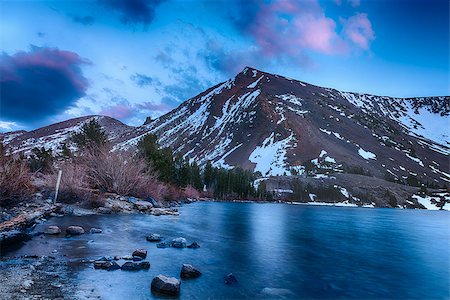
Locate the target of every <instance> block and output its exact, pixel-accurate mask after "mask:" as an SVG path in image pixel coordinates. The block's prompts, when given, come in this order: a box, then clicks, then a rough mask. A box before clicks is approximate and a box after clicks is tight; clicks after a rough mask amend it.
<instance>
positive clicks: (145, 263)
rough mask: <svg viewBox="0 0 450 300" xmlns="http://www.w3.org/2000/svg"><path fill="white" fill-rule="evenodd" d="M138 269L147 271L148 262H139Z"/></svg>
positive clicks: (148, 267)
mask: <svg viewBox="0 0 450 300" xmlns="http://www.w3.org/2000/svg"><path fill="white" fill-rule="evenodd" d="M139 267H140V268H141V269H143V270H148V269H150V262H148V261H141V262H140V263H139Z"/></svg>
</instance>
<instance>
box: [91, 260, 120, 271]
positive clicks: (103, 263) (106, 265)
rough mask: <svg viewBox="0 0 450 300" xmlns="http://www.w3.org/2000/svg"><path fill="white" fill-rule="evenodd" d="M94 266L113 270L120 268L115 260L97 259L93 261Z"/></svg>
mask: <svg viewBox="0 0 450 300" xmlns="http://www.w3.org/2000/svg"><path fill="white" fill-rule="evenodd" d="M94 268H95V269H101V270H108V271H114V270H118V269H120V266H119V265H118V264H117V263H116V262H115V261H106V260H98V261H94Z"/></svg>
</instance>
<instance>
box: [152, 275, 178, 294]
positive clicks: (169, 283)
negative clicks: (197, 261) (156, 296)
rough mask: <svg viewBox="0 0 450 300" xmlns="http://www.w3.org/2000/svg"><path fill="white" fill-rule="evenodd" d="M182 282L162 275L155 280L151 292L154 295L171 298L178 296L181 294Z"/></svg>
mask: <svg viewBox="0 0 450 300" xmlns="http://www.w3.org/2000/svg"><path fill="white" fill-rule="evenodd" d="M180 285H181V281H179V280H178V279H176V278H175V277H167V276H164V275H162V274H160V275H158V276H156V277H155V278H153V280H152V283H151V290H152V292H154V293H161V294H165V295H169V296H178V295H179V294H180Z"/></svg>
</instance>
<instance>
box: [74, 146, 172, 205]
mask: <svg viewBox="0 0 450 300" xmlns="http://www.w3.org/2000/svg"><path fill="white" fill-rule="evenodd" d="M79 160H80V161H83V163H84V164H85V165H86V166H87V168H88V172H87V176H88V180H89V182H90V185H91V186H92V187H94V188H98V189H99V190H100V191H101V192H111V193H116V194H119V195H130V196H136V197H146V196H148V195H152V194H153V193H156V195H159V194H162V193H164V187H163V186H161V184H160V183H159V181H158V180H157V179H156V176H155V175H154V174H153V173H152V170H151V169H150V168H149V166H148V164H147V163H146V161H145V160H144V159H143V158H140V157H138V156H136V155H133V154H132V153H131V152H126V151H114V152H111V151H110V149H109V148H106V147H104V148H100V149H96V150H93V151H90V152H88V153H85V154H83V156H82V157H79Z"/></svg>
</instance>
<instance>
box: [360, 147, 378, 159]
mask: <svg viewBox="0 0 450 300" xmlns="http://www.w3.org/2000/svg"><path fill="white" fill-rule="evenodd" d="M358 154H359V155H360V156H361V157H362V158H364V159H375V160H376V159H377V156H376V155H375V154H374V153H372V152H370V151H365V150H364V149H363V148H359V149H358Z"/></svg>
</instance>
